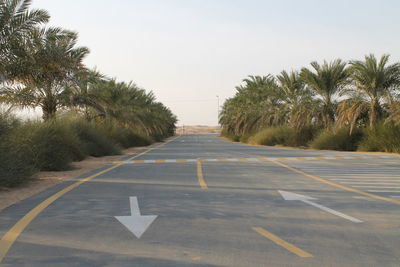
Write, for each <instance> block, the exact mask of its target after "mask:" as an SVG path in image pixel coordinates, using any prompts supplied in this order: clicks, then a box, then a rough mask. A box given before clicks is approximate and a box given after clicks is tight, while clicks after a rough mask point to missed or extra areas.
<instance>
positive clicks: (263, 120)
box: [219, 54, 400, 153]
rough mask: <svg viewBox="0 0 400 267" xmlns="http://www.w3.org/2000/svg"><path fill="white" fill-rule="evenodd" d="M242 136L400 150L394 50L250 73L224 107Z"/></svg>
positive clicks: (229, 130)
mask: <svg viewBox="0 0 400 267" xmlns="http://www.w3.org/2000/svg"><path fill="white" fill-rule="evenodd" d="M219 120H220V124H221V125H222V135H223V136H225V137H228V138H230V139H231V140H234V141H241V142H247V143H250V144H259V145H270V146H271V145H284V146H297V147H311V148H315V149H332V150H344V151H355V150H360V151H382V152H397V153H400V63H393V64H390V63H389V55H383V56H382V57H380V58H376V57H375V55H373V54H370V55H367V56H365V58H364V59H363V60H352V61H349V62H345V61H342V60H340V59H337V60H334V61H332V62H326V61H324V62H323V63H322V64H320V63H317V62H312V63H311V64H310V67H309V68H302V69H301V70H299V71H291V72H286V71H282V72H281V73H280V74H279V75H277V76H273V75H271V74H268V75H266V76H249V77H248V78H246V79H244V80H243V83H242V84H241V85H240V86H238V87H236V95H235V96H234V97H232V98H230V99H228V100H227V101H226V102H225V103H224V105H223V108H222V112H221V114H220V118H219Z"/></svg>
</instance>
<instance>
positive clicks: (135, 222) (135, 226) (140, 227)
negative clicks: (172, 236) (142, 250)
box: [115, 197, 157, 238]
mask: <svg viewBox="0 0 400 267" xmlns="http://www.w3.org/2000/svg"><path fill="white" fill-rule="evenodd" d="M129 200H130V204H131V216H115V218H116V219H117V220H118V221H119V222H120V223H122V224H123V225H124V226H125V227H126V228H128V230H129V231H131V232H132V233H133V234H134V235H135V236H136V237H137V238H140V237H141V236H142V235H143V234H144V232H146V230H147V228H149V226H150V224H151V223H152V222H153V221H154V220H155V219H156V218H157V215H140V210H139V204H138V200H137V197H130V198H129Z"/></svg>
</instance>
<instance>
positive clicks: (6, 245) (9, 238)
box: [0, 136, 179, 263]
mask: <svg viewBox="0 0 400 267" xmlns="http://www.w3.org/2000/svg"><path fill="white" fill-rule="evenodd" d="M178 137H179V136H178ZM178 137H177V138H178ZM177 138H174V139H171V140H169V141H167V142H165V143H162V144H161V145H158V146H156V147H153V148H150V149H148V150H146V151H144V152H142V153H140V154H137V155H135V156H133V157H131V158H129V160H133V159H135V158H137V157H140V156H142V155H144V154H146V153H148V152H149V151H151V150H154V149H156V148H158V147H161V146H163V145H165V144H167V143H169V142H171V141H173V140H175V139H177ZM121 165H123V163H119V164H117V165H114V166H112V167H110V168H108V169H105V170H103V171H100V172H98V173H95V174H93V175H91V176H89V177H86V178H83V179H81V180H79V181H78V182H76V183H74V184H72V185H69V186H67V187H66V188H64V189H62V190H60V191H58V192H57V193H55V194H54V195H52V196H51V197H49V198H47V199H46V200H44V201H43V202H42V203H40V204H39V205H37V206H36V207H35V208H33V209H32V210H31V211H29V212H28V213H27V214H25V216H24V217H22V218H21V219H20V220H19V221H18V222H17V223H16V224H15V225H14V226H13V227H12V228H11V229H10V230H8V232H6V233H5V234H4V236H3V237H2V238H1V240H0V263H1V262H2V261H3V259H4V257H5V256H6V255H7V252H8V251H9V250H10V248H11V247H12V245H13V244H14V242H15V241H16V240H17V238H18V237H19V236H20V235H21V233H22V232H23V231H24V229H25V228H26V227H27V226H28V225H29V224H30V223H31V222H32V221H33V220H34V219H35V218H36V217H37V216H38V215H39V214H40V213H41V212H42V211H43V210H44V209H46V208H47V207H48V206H49V205H50V204H52V203H53V202H54V201H56V200H57V199H59V198H60V197H62V196H63V195H65V194H66V193H68V192H70V191H71V190H73V189H75V188H77V187H78V186H80V185H81V184H83V183H86V182H88V181H90V180H92V179H94V178H96V177H97V176H100V175H102V174H105V173H107V172H110V171H111V170H113V169H115V168H118V167H120V166H121Z"/></svg>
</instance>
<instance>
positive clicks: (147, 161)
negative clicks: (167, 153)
mask: <svg viewBox="0 0 400 267" xmlns="http://www.w3.org/2000/svg"><path fill="white" fill-rule="evenodd" d="M144 163H156V161H155V160H152V159H145V160H144Z"/></svg>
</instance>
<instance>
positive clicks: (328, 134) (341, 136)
mask: <svg viewBox="0 0 400 267" xmlns="http://www.w3.org/2000/svg"><path fill="white" fill-rule="evenodd" d="M362 137H363V132H362V130H360V129H357V128H356V129H354V130H353V132H352V134H350V130H349V128H348V127H344V128H341V129H338V130H336V131H335V130H329V129H327V130H324V131H323V132H321V134H320V135H318V136H317V137H316V138H315V139H314V140H313V141H312V142H311V145H310V146H311V147H312V148H315V149H329V150H340V151H355V150H357V147H358V144H359V143H360V141H361V139H362Z"/></svg>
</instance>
